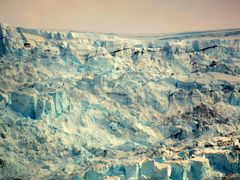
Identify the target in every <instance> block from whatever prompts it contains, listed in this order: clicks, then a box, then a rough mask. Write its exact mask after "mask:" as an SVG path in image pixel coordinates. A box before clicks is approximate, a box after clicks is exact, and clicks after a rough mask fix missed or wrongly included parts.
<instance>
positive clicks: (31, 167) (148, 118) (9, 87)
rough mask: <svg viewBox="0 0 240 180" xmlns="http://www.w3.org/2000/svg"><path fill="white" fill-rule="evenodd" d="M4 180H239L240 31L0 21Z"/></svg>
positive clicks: (0, 156)
mask: <svg viewBox="0 0 240 180" xmlns="http://www.w3.org/2000/svg"><path fill="white" fill-rule="evenodd" d="M0 74H1V76H0V123H1V124H0V179H4V178H5V179H6V178H10V179H11V178H21V179H39V178H44V179H101V178H102V179H104V178H105V179H194V180H195V179H214V178H229V179H230V178H236V179H237V178H240V177H239V174H240V163H239V151H240V144H239V139H240V131H239V128H240V127H239V121H240V77H239V75H240V31H239V30H238V29H236V30H225V31H212V32H199V33H182V34H173V35H161V36H146V37H144V36H128V35H117V34H95V33H80V32H67V31H62V32H54V31H47V30H33V29H25V28H20V27H19V28H11V27H9V26H7V25H4V24H1V25H0Z"/></svg>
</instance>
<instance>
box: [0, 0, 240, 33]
mask: <svg viewBox="0 0 240 180" xmlns="http://www.w3.org/2000/svg"><path fill="white" fill-rule="evenodd" d="M0 22H3V23H6V24H8V25H10V26H24V27H29V28H43V29H65V30H79V31H93V32H118V33H168V32H182V31H200V30H211V29H226V28H240V0H0Z"/></svg>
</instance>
